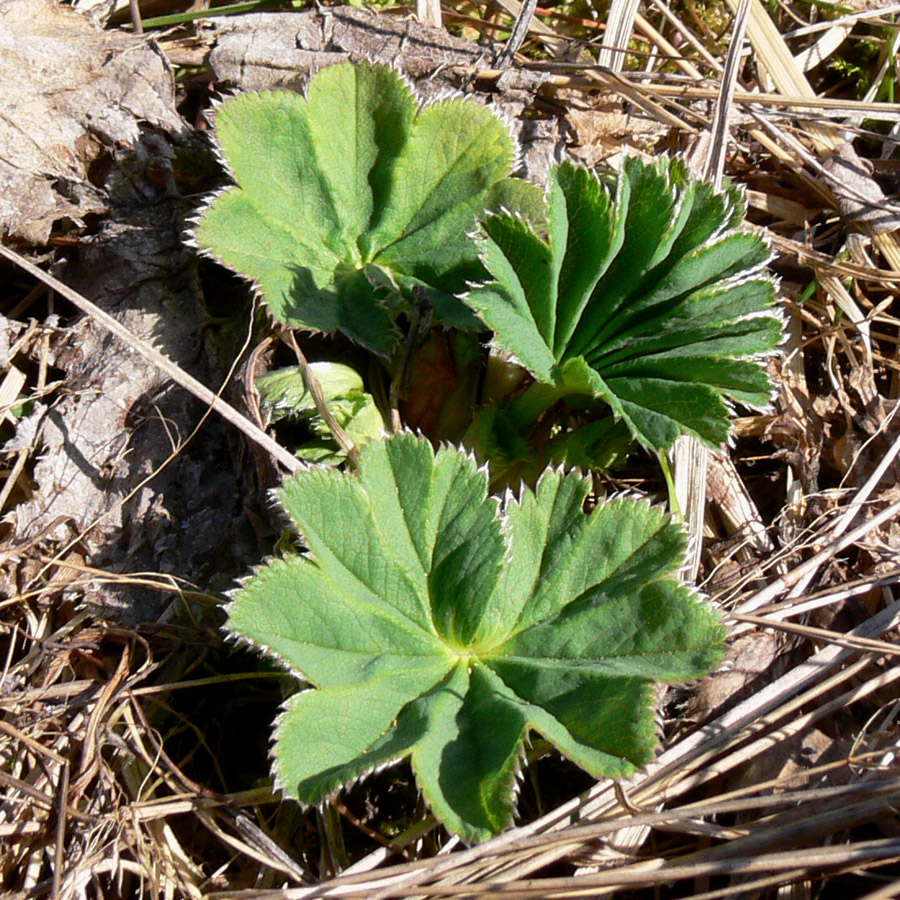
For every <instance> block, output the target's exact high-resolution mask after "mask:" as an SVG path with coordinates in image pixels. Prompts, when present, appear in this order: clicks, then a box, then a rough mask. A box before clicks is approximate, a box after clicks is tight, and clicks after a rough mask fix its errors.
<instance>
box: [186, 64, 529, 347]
mask: <svg viewBox="0 0 900 900" xmlns="http://www.w3.org/2000/svg"><path fill="white" fill-rule="evenodd" d="M215 125H216V128H215V137H216V140H217V142H218V145H219V148H220V150H221V153H222V156H223V158H224V160H225V162H226V164H227V166H228V168H229V170H230V172H231V174H232V176H233V178H234V181H235V184H234V185H233V186H231V187H229V188H228V189H227V190H225V191H224V192H223V193H222V194H220V195H219V196H218V197H216V198H214V199H213V201H212V202H211V203H210V204H209V206H208V208H207V209H206V210H205V211H204V213H203V215H202V217H201V220H200V223H199V225H198V226H197V230H196V241H197V244H198V246H199V247H200V248H201V249H202V250H204V251H206V252H207V253H208V254H210V255H212V256H213V257H215V258H216V259H218V260H219V261H221V262H222V263H224V264H225V265H227V266H229V267H230V268H232V269H234V270H235V271H237V272H238V273H240V274H241V275H244V276H245V277H247V278H249V279H251V280H252V281H253V282H254V283H255V284H256V285H257V287H258V288H259V290H260V293H261V295H262V298H263V300H264V301H265V302H266V304H267V305H268V307H269V309H270V311H271V312H272V315H273V316H274V317H275V318H276V319H277V320H278V321H279V322H281V323H283V324H286V325H290V326H297V327H302V328H307V329H310V330H313V331H326V332H333V331H342V332H343V333H344V334H346V335H348V336H349V337H350V338H352V339H353V340H354V341H357V342H359V343H360V344H362V345H364V346H365V347H367V348H369V349H370V350H373V351H374V352H376V353H379V354H382V355H387V354H388V353H389V352H390V349H391V347H392V345H393V343H394V339H395V334H394V328H393V322H392V318H391V315H390V313H389V311H388V309H387V308H386V307H385V305H384V301H385V300H386V299H387V298H388V297H389V295H390V294H391V293H392V292H393V291H396V290H400V291H401V292H403V293H404V294H406V295H407V297H408V296H409V295H410V294H411V292H412V289H413V288H414V287H417V286H418V287H424V288H425V289H426V290H428V291H429V292H432V293H433V303H434V306H435V309H436V311H437V314H438V315H439V316H440V317H441V319H442V321H444V323H445V324H450V325H457V326H465V327H475V326H477V325H478V321H477V319H476V318H475V317H474V316H473V315H472V313H471V311H470V310H469V309H468V307H466V306H465V305H464V304H462V303H460V302H459V301H458V300H457V299H456V298H455V296H454V295H455V294H456V293H459V292H461V291H463V290H464V289H465V287H466V284H467V282H468V281H470V280H471V279H474V278H478V277H481V276H483V274H484V270H483V269H482V267H481V264H480V263H479V261H478V258H477V252H476V249H475V246H474V244H473V242H472V240H471V238H470V233H471V232H472V230H473V229H474V227H475V225H476V222H477V220H478V217H479V216H482V215H483V214H484V213H485V211H486V210H499V209H501V208H507V209H521V210H522V211H523V212H524V213H525V214H526V215H532V214H533V213H534V210H535V209H536V207H537V204H536V196H539V193H540V192H539V191H538V190H537V188H535V187H533V186H531V185H527V184H525V183H524V182H517V181H514V180H513V179H510V178H509V174H510V170H511V167H512V163H513V156H514V152H513V143H512V139H511V137H510V135H509V132H508V129H507V128H506V126H505V125H504V124H503V123H502V122H501V121H500V120H499V119H497V118H496V117H495V116H494V115H493V114H492V113H491V112H490V111H489V110H488V109H487V108H486V107H484V106H481V105H480V104H478V103H475V102H473V101H470V100H462V99H456V100H445V101H442V102H439V103H432V104H430V105H426V106H424V107H422V108H421V109H420V108H419V106H418V101H417V99H416V97H415V96H414V94H413V92H412V90H411V89H410V87H409V86H408V85H407V83H406V82H405V81H404V80H403V78H402V76H401V75H400V74H399V73H397V72H396V71H395V70H393V69H391V68H390V67H388V66H383V65H371V64H367V63H366V64H361V65H353V64H351V63H342V64H340V65H335V66H331V67H328V68H326V69H323V70H322V71H320V72H319V73H317V74H316V75H315V76H314V77H313V78H312V80H311V81H310V84H309V90H308V94H307V97H303V96H301V95H299V94H294V93H289V92H285V91H274V92H266V93H259V94H244V95H241V96H238V97H233V98H229V99H228V100H226V101H225V102H224V103H223V104H222V105H221V106H220V107H219V109H218V112H217V114H216V123H215Z"/></svg>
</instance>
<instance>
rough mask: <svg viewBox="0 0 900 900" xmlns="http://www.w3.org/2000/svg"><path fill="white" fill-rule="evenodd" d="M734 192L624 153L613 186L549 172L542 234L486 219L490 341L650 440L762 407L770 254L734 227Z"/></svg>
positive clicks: (650, 443)
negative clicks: (736, 405) (735, 406)
mask: <svg viewBox="0 0 900 900" xmlns="http://www.w3.org/2000/svg"><path fill="white" fill-rule="evenodd" d="M743 210H744V207H743V203H742V201H741V198H740V196H739V194H738V193H737V191H736V190H734V189H732V188H727V189H726V190H725V191H723V192H715V191H714V190H713V189H712V188H711V187H710V186H709V185H708V184H705V183H704V182H701V181H698V180H696V179H694V178H692V177H691V176H690V175H689V174H688V172H687V170H686V168H685V166H684V165H683V164H682V163H681V162H679V161H678V160H674V159H669V158H662V159H659V160H657V161H655V162H654V163H652V164H650V163H645V162H642V161H641V160H640V159H638V158H629V159H627V160H626V162H625V165H624V169H623V171H622V173H621V175H620V176H619V178H618V181H617V183H616V186H615V193H613V190H612V188H611V186H610V185H608V184H604V183H603V182H601V181H600V180H599V179H598V178H596V177H595V176H594V175H592V174H591V173H590V172H589V171H588V170H586V169H584V168H581V167H577V166H574V165H571V164H568V163H563V164H562V165H560V166H558V167H557V168H555V169H554V171H553V172H552V174H551V178H550V188H549V194H548V228H547V236H546V238H545V237H543V236H542V235H541V234H538V233H536V232H535V231H534V230H533V228H532V226H530V225H529V224H528V223H527V222H526V221H525V220H523V219H521V218H517V217H515V216H510V215H499V216H492V217H490V218H489V219H488V220H487V221H486V223H485V226H484V228H485V232H486V234H485V237H484V240H483V244H482V260H483V262H484V264H485V266H486V267H487V269H488V270H489V271H490V272H491V274H492V276H493V278H494V280H493V281H492V282H490V283H488V284H486V285H485V286H484V287H481V288H479V289H476V290H473V291H472V292H471V293H470V295H469V296H468V297H467V302H468V303H469V304H470V305H471V306H472V308H473V309H475V310H476V311H477V312H478V314H479V315H480V317H481V318H482V319H483V320H484V322H485V323H486V324H487V325H488V326H489V327H490V328H491V329H493V331H494V333H495V343H496V344H497V345H498V346H500V347H501V348H503V349H505V350H507V351H509V352H511V353H512V354H513V355H514V357H515V358H516V359H517V360H518V361H519V362H520V363H521V364H522V365H523V366H525V367H526V368H528V369H529V370H530V371H531V372H532V374H534V376H535V377H536V378H537V379H538V380H539V381H542V382H546V383H549V384H555V385H558V386H559V387H560V388H561V389H570V390H571V389H572V388H573V387H577V388H578V389H582V388H583V389H584V390H586V391H587V392H589V393H593V394H594V395H596V396H599V397H601V398H602V399H603V400H604V401H605V402H607V403H608V404H609V405H610V407H612V410H613V412H614V413H615V415H616V416H617V417H618V418H621V419H622V420H624V421H625V422H626V423H627V425H628V427H629V428H630V430H631V432H632V433H633V435H634V436H635V438H636V439H637V440H638V441H639V442H640V443H641V444H643V445H644V446H645V447H648V448H651V449H655V450H664V449H667V448H669V447H670V446H671V445H672V444H673V443H674V441H675V439H676V438H677V437H679V436H680V435H681V434H684V433H688V434H693V435H695V436H696V437H698V438H700V439H701V440H703V441H705V442H706V443H708V444H711V445H718V444H721V443H722V442H723V441H724V440H725V439H726V437H727V436H728V431H729V428H730V418H729V413H728V406H727V402H728V401H729V400H733V401H738V402H740V403H744V404H748V405H751V406H765V405H766V404H767V403H768V401H769V396H770V392H771V384H770V382H769V379H768V377H767V375H766V372H765V369H764V367H763V365H762V362H761V355H762V354H766V353H771V352H772V351H773V350H774V349H775V348H776V347H777V346H778V344H779V342H780V340H781V322H780V319H779V318H778V316H777V314H776V313H775V312H774V311H773V307H774V303H775V296H774V287H773V284H772V282H771V279H770V278H769V277H768V276H767V275H766V273H765V272H764V271H763V268H762V267H763V265H764V264H765V262H766V260H767V259H768V257H769V251H768V248H767V247H766V245H765V243H764V242H763V240H762V239H761V238H760V237H758V236H757V235H755V234H751V233H749V232H745V231H741V230H740V229H739V226H740V222H741V217H742V214H743Z"/></svg>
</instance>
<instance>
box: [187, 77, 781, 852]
mask: <svg viewBox="0 0 900 900" xmlns="http://www.w3.org/2000/svg"><path fill="white" fill-rule="evenodd" d="M335 135H340V138H341V140H340V146H341V148H342V149H341V152H340V153H338V152H336V150H335ZM216 137H217V140H218V142H219V147H220V150H221V153H222V156H223V158H224V160H225V162H226V164H227V166H228V168H229V170H230V173H231V175H232V177H233V179H234V183H233V184H232V185H231V186H230V187H228V188H226V189H225V190H224V191H222V192H221V193H220V194H218V195H217V196H216V197H215V198H213V200H212V201H211V203H210V204H208V206H207V207H206V208H205V210H204V212H203V213H202V216H201V218H200V221H199V225H198V227H197V230H196V235H195V238H196V242H197V244H198V245H199V247H200V248H201V249H202V250H203V251H204V252H206V253H207V254H209V255H211V256H213V257H215V258H216V259H218V260H220V261H221V262H223V263H224V264H225V265H227V266H229V267H231V268H232V269H234V270H235V271H237V272H239V273H240V274H241V275H243V276H245V277H246V278H247V279H249V280H250V281H252V282H253V284H254V285H255V287H256V289H257V290H258V292H259V295H260V296H261V298H262V300H263V301H264V302H265V304H266V306H267V308H268V309H269V311H270V313H271V315H272V317H273V318H274V319H275V321H276V322H277V323H278V324H279V325H280V326H282V327H285V328H293V329H296V330H298V331H301V332H304V331H305V332H326V333H330V334H339V335H342V336H343V337H344V338H346V339H349V340H350V341H351V342H352V343H353V344H355V345H356V346H357V348H362V350H363V351H365V352H366V353H368V354H370V357H369V358H370V361H371V362H370V365H369V368H368V370H367V369H365V368H362V369H360V368H358V366H357V367H355V368H350V367H348V366H347V365H346V364H345V363H343V362H341V361H340V360H338V359H335V360H334V361H333V362H329V361H323V362H317V363H314V364H311V365H307V364H305V362H304V361H303V360H301V366H300V367H299V368H287V369H280V370H277V371H275V372H273V373H270V374H268V375H266V376H263V377H262V378H261V379H260V381H259V383H258V387H259V390H260V394H261V397H262V399H263V402H264V403H265V404H268V407H269V408H270V409H271V410H272V413H273V417H282V416H286V417H293V418H296V419H299V420H301V421H303V422H305V423H306V424H307V427H308V429H309V432H310V438H311V439H310V440H309V441H306V442H304V443H302V444H301V445H300V446H298V447H297V448H296V449H297V452H298V453H299V454H300V455H301V456H302V457H304V458H305V459H307V460H308V461H309V463H310V465H309V468H307V469H305V470H303V471H300V472H299V473H297V474H296V475H294V476H293V477H291V478H289V479H288V480H287V481H286V482H285V484H284V486H283V487H282V489H281V491H280V492H279V501H280V503H281V505H282V506H283V507H284V509H285V511H286V512H287V513H288V515H289V516H290V518H291V519H292V521H293V523H294V525H295V526H296V528H297V530H298V532H299V534H300V536H301V538H302V541H303V542H304V544H305V546H306V548H307V550H306V552H305V553H303V554H299V555H292V556H288V557H286V558H283V559H278V560H274V561H271V562H269V563H268V564H267V565H265V566H263V567H262V568H261V569H260V570H259V571H258V572H257V573H256V574H255V575H254V576H253V577H252V578H250V579H249V580H248V581H247V582H246V584H245V585H244V586H243V587H242V588H241V589H240V590H239V591H238V592H237V594H236V595H235V597H234V600H233V602H232V603H231V605H230V607H229V616H228V628H229V630H230V631H231V632H232V633H233V634H234V635H236V636H238V637H239V638H240V639H242V640H244V641H246V642H249V643H250V644H252V645H253V646H254V647H258V648H261V649H262V650H265V651H266V652H268V653H270V654H273V655H274V656H275V657H277V658H278V659H279V660H280V661H281V662H282V663H283V664H284V665H285V666H287V667H288V668H289V669H291V670H292V671H293V672H294V673H295V674H296V675H297V677H298V679H299V680H300V681H301V683H302V689H301V690H300V692H298V693H297V694H296V695H295V696H294V697H293V698H292V699H291V700H290V701H289V702H288V704H287V706H286V709H285V711H284V713H283V715H282V716H281V718H280V719H279V722H278V724H277V727H276V731H275V744H274V760H275V762H274V768H275V775H276V780H277V783H278V784H279V786H280V787H281V788H282V790H283V791H284V793H285V794H286V795H288V796H290V797H294V798H297V799H299V800H301V801H303V802H305V803H310V804H315V803H320V802H322V801H324V800H326V799H327V798H328V797H329V796H330V795H332V794H333V793H334V792H335V791H337V790H339V789H341V787H342V786H345V785H348V784H350V783H352V782H353V781H355V780H356V779H358V778H360V777H361V776H363V775H365V774H366V773H368V772H370V771H372V770H373V769H375V768H377V767H379V766H382V765H384V764H387V763H391V762H394V761H396V760H400V759H404V758H409V759H410V760H411V763H412V767H413V770H414V772H415V775H416V779H417V781H418V784H419V786H420V788H421V790H422V792H423V794H424V796H425V798H426V800H427V802H428V803H429V805H430V806H431V808H432V810H433V811H434V813H435V814H436V815H437V817H438V818H439V819H440V820H441V821H442V822H443V823H444V825H445V826H446V827H447V828H448V829H450V830H451V831H454V832H456V833H458V834H460V835H461V836H462V837H463V838H465V839H466V840H470V841H474V840H483V839H485V838H487V837H489V836H491V835H493V834H496V833H497V832H499V831H500V830H502V829H503V828H505V827H507V826H508V825H509V824H510V823H511V821H512V815H513V808H514V796H513V788H514V783H515V776H516V772H517V770H518V768H519V767H520V766H521V764H522V759H523V756H524V747H525V745H526V742H527V740H528V735H529V733H530V732H535V733H537V734H539V735H541V736H542V737H543V738H545V739H546V740H547V741H549V742H550V743H551V744H553V745H554V746H556V747H557V748H558V749H559V751H560V752H561V753H562V754H564V755H565V756H566V757H568V758H569V759H571V760H572V761H574V762H575V763H577V764H578V765H579V766H581V767H582V768H583V769H585V770H586V771H588V772H590V773H591V774H593V775H596V776H598V777H599V776H606V777H625V776H628V775H630V774H631V773H633V772H634V771H635V769H636V767H639V766H642V765H645V764H646V763H647V762H648V761H649V760H650V759H651V758H652V755H653V752H654V747H655V745H656V741H657V735H656V729H655V724H654V709H653V696H654V694H653V684H654V682H681V681H686V680H690V679H694V678H698V677H701V676H702V675H704V674H705V673H706V672H708V671H709V670H710V669H711V668H712V667H714V666H715V665H716V664H717V662H718V661H719V660H720V659H721V656H722V652H723V642H724V638H725V631H724V628H723V626H722V625H721V623H720V621H719V618H718V616H717V614H716V612H715V611H714V610H713V609H712V608H711V607H710V606H709V604H707V603H705V602H704V601H702V600H701V599H700V598H699V597H698V596H697V595H696V594H694V593H693V592H692V591H691V590H690V589H689V588H688V587H686V586H684V585H682V584H680V583H679V581H678V578H677V576H676V573H677V571H678V568H679V566H680V564H681V562H682V560H683V557H684V549H685V547H684V544H685V539H684V536H683V534H682V531H681V529H680V528H679V527H678V526H677V525H675V524H673V522H672V521H671V520H670V518H669V516H668V515H667V514H666V513H664V512H663V511H662V510H661V508H659V507H655V506H652V505H651V504H650V503H648V502H646V501H644V500H640V499H636V498H627V497H615V498H612V499H606V500H604V499H602V498H589V495H590V493H591V483H592V481H591V478H590V473H591V471H592V470H601V469H603V468H605V467H607V466H610V465H612V464H616V463H620V462H621V461H622V460H624V459H625V458H626V457H627V454H628V453H629V452H631V451H632V450H633V449H634V448H635V447H640V448H643V449H645V450H649V451H650V452H653V453H657V454H659V455H662V454H664V453H665V452H666V451H667V449H668V448H670V447H671V445H672V443H673V442H674V441H675V439H676V438H677V437H678V436H680V435H682V434H689V435H694V436H695V437H697V438H699V439H700V440H702V441H704V442H706V443H708V444H710V445H716V444H721V443H722V442H723V441H724V440H725V439H726V438H727V436H728V433H729V428H730V409H731V406H732V405H733V404H735V403H740V404H745V405H749V406H764V405H765V404H766V403H767V402H768V397H769V393H770V390H771V385H770V384H769V380H768V376H767V374H766V371H765V368H764V365H763V363H764V359H765V356H766V355H767V354H770V353H772V352H773V351H774V350H775V349H776V347H777V345H778V343H779V341H780V335H781V326H780V320H779V318H778V316H777V314H776V312H775V310H774V303H775V298H774V290H773V286H772V282H771V280H770V278H769V277H768V275H767V274H766V272H765V270H764V265H765V262H766V261H767V259H768V250H767V248H766V246H765V244H764V243H763V241H762V240H761V239H760V238H759V237H758V236H756V235H753V234H750V233H748V232H745V231H743V230H742V229H741V219H742V215H743V212H744V207H743V203H742V200H741V197H740V195H739V193H738V192H737V191H736V190H734V189H732V188H726V189H725V190H724V191H715V190H713V189H712V188H711V187H710V186H709V185H706V184H704V183H703V182H701V181H699V180H697V179H696V178H694V177H693V176H692V175H690V173H689V172H688V171H687V170H686V168H685V167H684V166H683V165H682V164H681V163H680V162H678V161H677V160H673V159H668V158H665V159H661V160H657V161H655V162H651V163H647V162H643V161H641V160H639V159H638V158H637V157H631V158H628V159H627V160H626V161H625V164H624V167H623V169H622V171H621V172H619V173H618V174H608V175H603V176H598V175H595V174H594V173H592V172H590V171H588V170H587V169H585V168H583V167H580V166H576V165H573V164H569V163H563V164H562V165H560V166H557V167H556V168H554V170H553V171H552V173H551V176H550V182H549V185H548V186H547V189H546V191H543V190H541V189H539V188H537V187H535V186H533V185H531V184H528V183H526V182H524V181H521V180H519V179H516V178H514V177H512V176H511V167H512V164H513V160H514V157H515V152H514V146H513V143H512V140H511V138H510V136H509V132H508V129H507V128H506V126H505V125H504V124H503V123H502V122H501V121H500V120H498V119H497V118H495V117H494V116H493V115H492V114H491V113H490V112H489V111H488V110H487V109H486V108H484V107H482V106H481V105H479V104H478V103H476V102H473V101H469V100H463V99H449V100H443V101H440V102H437V103H432V104H428V105H424V106H421V105H419V104H418V102H417V100H416V98H415V96H414V95H413V93H412V91H411V89H410V88H409V86H408V85H407V84H406V83H405V82H404V81H403V79H402V78H401V77H400V76H399V75H398V74H397V73H396V72H394V71H393V70H391V69H389V68H386V67H383V66H375V65H361V66H354V65H351V64H342V65H337V66H333V67H331V68H328V69H325V70H323V71H321V72H320V73H319V74H317V75H316V76H315V77H314V78H313V79H312V80H311V82H310V85H309V89H308V91H307V93H306V95H305V96H300V95H298V94H293V93H287V92H273V93H264V94H249V95H244V96H239V97H235V98H232V99H229V100H227V101H225V102H224V103H223V104H222V106H221V107H220V108H219V111H218V114H217V118H216ZM434 328H439V329H440V330H439V331H435V330H430V329H434ZM360 352H361V351H360V349H357V350H356V351H355V353H356V355H357V357H358V356H359V354H360ZM441 366H443V369H441ZM463 366H464V367H465V370H464V371H463V368H462V367H463ZM479 367H480V368H481V369H482V370H483V376H482V377H481V378H478V377H477V375H478V369H479ZM498 371H503V372H505V375H506V377H505V379H504V380H498V379H497V378H495V375H496V373H497V372H498ZM361 372H366V373H367V374H366V380H365V381H364V379H363V377H362V375H361V374H360V373H361ZM373 372H374V373H375V375H373V374H372V373H373ZM434 372H438V374H437V375H434V374H431V375H429V374H428V373H434ZM379 373H380V374H379ZM373 378H374V380H375V382H380V383H379V384H375V383H370V382H372V379H373ZM429 379H431V380H429ZM479 383H481V384H482V385H483V386H482V391H481V394H480V395H478V394H476V393H474V391H475V387H474V386H477V385H478V384H479ZM310 384H314V385H318V387H317V388H316V390H315V391H312V390H310V388H309V386H310ZM379 387H380V389H379V390H376V388H379ZM437 387H440V388H441V390H436V388H437ZM432 388H435V393H436V394H440V395H441V396H447V397H449V398H451V399H450V401H449V402H453V403H456V404H457V405H459V404H464V405H465V406H466V408H464V409H454V410H449V411H448V410H444V411H443V412H442V411H440V410H438V411H437V412H435V413H434V415H432V416H431V417H430V418H429V417H428V416H426V417H424V419H422V421H439V420H440V421H442V422H445V423H446V422H449V421H452V422H454V423H455V425H454V428H458V429H459V434H462V433H463V432H465V437H464V439H463V445H462V446H460V447H450V446H441V447H440V448H439V449H437V450H436V449H435V444H436V443H437V442H436V441H435V440H433V439H430V437H429V434H428V433H427V428H426V433H424V434H419V435H413V434H411V433H409V432H406V431H404V430H403V427H402V426H403V415H404V411H405V410H406V409H407V408H409V409H412V408H416V409H417V410H419V411H421V409H422V408H423V405H424V406H427V400H428V396H429V391H430V390H431V389H432ZM408 394H415V395H416V397H415V400H414V401H412V400H410V404H409V406H408V407H407V406H405V405H404V403H405V400H406V396H407V395H408ZM423 398H424V400H425V402H424V404H423ZM432 412H434V411H432ZM467 422H468V427H467V426H466V423H467ZM329 423H333V427H334V429H335V431H336V433H337V432H343V434H338V435H337V436H338V437H340V439H341V441H342V445H341V447H340V448H339V447H338V445H337V444H336V443H335V441H334V437H335V435H332V434H331V433H330V431H329ZM385 423H387V424H388V425H389V426H390V428H386V427H385ZM460 423H462V424H461V425H460ZM338 426H340V428H338ZM386 431H389V432H391V433H390V435H389V436H385V432H386ZM432 438H433V436H432ZM348 441H349V442H350V444H351V445H355V447H354V446H351V448H350V450H347V442H348ZM314 463H318V464H314ZM575 465H577V466H578V467H580V468H579V469H578V470H576V469H574V468H573V467H574V466H575ZM520 479H523V480H524V482H525V484H520V481H519V480H520ZM504 484H506V485H513V486H514V487H513V489H512V490H509V489H506V490H502V489H499V487H498V486H500V485H504ZM495 489H496V490H498V493H497V494H496V495H495V493H492V492H493V491H495ZM589 499H591V502H592V504H593V508H592V509H591V511H590V512H586V511H585V510H586V508H587V505H588V500H589Z"/></svg>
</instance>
